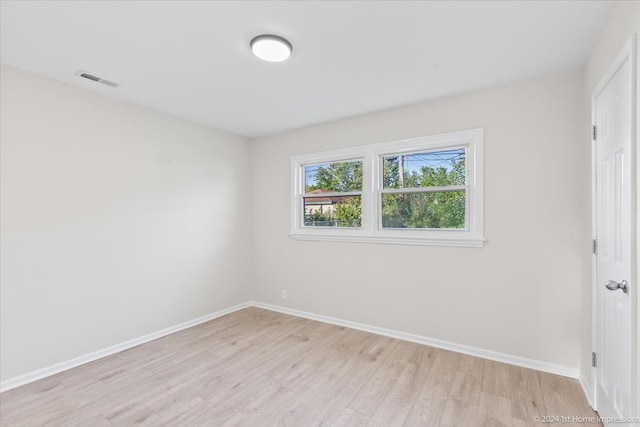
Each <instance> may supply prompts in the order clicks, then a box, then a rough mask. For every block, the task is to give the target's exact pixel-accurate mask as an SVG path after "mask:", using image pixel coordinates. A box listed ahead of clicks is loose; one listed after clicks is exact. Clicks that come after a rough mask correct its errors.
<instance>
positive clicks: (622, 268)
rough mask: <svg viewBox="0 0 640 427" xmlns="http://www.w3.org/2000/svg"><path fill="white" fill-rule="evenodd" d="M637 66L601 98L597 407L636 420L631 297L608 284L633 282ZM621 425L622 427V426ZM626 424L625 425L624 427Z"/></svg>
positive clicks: (616, 78)
mask: <svg viewBox="0 0 640 427" xmlns="http://www.w3.org/2000/svg"><path fill="white" fill-rule="evenodd" d="M631 82H632V67H631V63H630V60H629V57H626V60H625V61H624V62H623V63H622V64H621V65H620V66H619V67H618V68H617V70H616V71H615V73H613V74H612V76H611V78H610V79H609V80H608V81H607V82H606V84H605V85H604V86H603V88H602V90H601V91H600V92H598V93H597V95H596V96H595V104H594V113H595V114H594V118H595V124H596V126H597V133H598V134H597V141H596V143H595V152H596V162H595V164H596V195H595V199H596V238H597V241H598V251H597V252H598V253H597V255H596V292H595V295H596V301H595V303H596V352H597V355H598V363H597V371H596V390H595V393H596V402H597V409H598V412H599V413H600V415H601V416H602V417H630V416H631V415H632V410H633V409H632V407H631V403H632V402H631V377H632V369H631V366H632V365H631V363H632V351H631V350H632V348H631V342H632V335H631V334H632V328H631V299H630V296H631V295H635V292H636V291H635V289H633V292H623V291H622V290H621V289H617V290H609V289H607V288H606V287H605V285H604V284H605V282H606V281H608V280H615V281H616V282H619V283H621V282H622V280H626V281H627V282H628V283H629V285H633V284H632V283H631V272H632V264H633V261H632V259H631V255H632V247H631V245H632V239H631V234H632V233H631V211H632V208H631V202H632V194H631V191H632V185H631V178H632V177H631V153H632V151H631V143H632V137H633V136H632V126H631V113H632V105H633V104H632V98H631V95H632V93H631V92H632V86H631ZM617 425H621V424H617ZM622 425H624V424H622Z"/></svg>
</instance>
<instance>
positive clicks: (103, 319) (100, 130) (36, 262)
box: [0, 67, 250, 380]
mask: <svg viewBox="0 0 640 427" xmlns="http://www.w3.org/2000/svg"><path fill="white" fill-rule="evenodd" d="M0 95H1V105H0V111H1V116H0V121H1V123H2V126H1V134H0V140H1V158H2V164H1V173H2V175H1V185H2V187H1V194H2V199H1V209H2V210H1V219H2V223H1V230H0V232H1V234H2V247H1V256H2V258H1V265H2V276H1V288H0V300H1V304H2V305H1V313H2V314H1V316H2V317H1V322H0V325H1V337H2V338H1V340H2V341H1V351H2V353H1V355H0V360H1V362H2V364H1V372H2V379H3V380H5V379H9V378H13V377H16V376H18V375H21V374H24V373H27V372H30V371H33V370H36V369H39V368H44V367H47V366H50V365H53V364H56V363H59V362H63V361H66V360H69V359H72V358H74V357H78V356H82V355H85V354H87V353H90V352H93V351H96V350H100V349H103V348H105V347H108V346H111V345H114V344H118V343H121V342H124V341H126V340H129V339H132V338H137V337H140V336H143V335H145V334H148V333H151V332H156V331H158V330H161V329H164V328H166V327H170V326H174V325H176V324H179V323H181V322H185V321H188V320H191V319H194V318H196V317H199V316H202V315H206V314H209V313H212V312H215V311H217V310H220V309H223V308H227V307H230V306H232V305H235V304H238V303H240V302H244V301H246V300H248V299H249V293H248V292H249V287H248V286H247V275H246V274H245V273H246V271H247V268H246V263H247V262H248V259H247V247H248V238H249V232H250V230H249V227H248V226H247V224H248V222H249V221H248V219H249V214H248V212H249V206H248V198H247V197H246V193H245V190H246V188H247V187H248V181H247V180H248V165H247V158H248V143H247V142H246V141H245V140H244V139H242V138H240V137H237V136H233V135H230V134H227V133H224V132H221V131H217V130H213V129H210V128H206V127H203V126H200V125H196V124H193V123H190V122H187V121H184V120H181V119H177V118H173V117H170V116H167V115H164V114H159V113H155V112H152V111H150V110H146V109H142V108H138V107H135V106H132V105H130V104H127V103H123V102H120V101H116V100H113V99H110V98H107V97H104V96H101V95H97V94H93V93H90V92H87V91H85V90H81V89H78V88H75V87H72V86H68V85H65V84H62V83H58V82H55V81H53V80H49V79H46V78H42V77H38V76H35V75H33V74H28V73H25V72H22V71H18V70H16V69H11V68H6V67H3V68H2V69H1V81H0Z"/></svg>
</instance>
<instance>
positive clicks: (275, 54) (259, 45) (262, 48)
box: [250, 34, 293, 62]
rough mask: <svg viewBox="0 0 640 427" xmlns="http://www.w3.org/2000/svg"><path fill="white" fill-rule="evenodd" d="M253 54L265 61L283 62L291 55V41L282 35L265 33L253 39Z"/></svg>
mask: <svg viewBox="0 0 640 427" xmlns="http://www.w3.org/2000/svg"><path fill="white" fill-rule="evenodd" d="M250 46H251V50H252V51H253V54H254V55H255V56H257V57H258V58H260V59H262V60H263V61H268V62H282V61H285V60H287V59H289V57H290V56H291V51H292V50H293V49H292V47H291V43H289V42H288V41H287V40H285V39H283V38H282V37H278V36H274V35H271V34H263V35H261V36H258V37H254V39H253V40H251V44H250Z"/></svg>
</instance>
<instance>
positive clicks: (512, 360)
mask: <svg viewBox="0 0 640 427" xmlns="http://www.w3.org/2000/svg"><path fill="white" fill-rule="evenodd" d="M250 304H251V305H252V306H254V307H259V308H264V309H266V310H272V311H277V312H280V313H284V314H290V315H293V316H298V317H304V318H306V319H311V320H318V321H320V322H324V323H331V324H333V325H339V326H345V327H347V328H352V329H358V330H361V331H365V332H371V333H373V334H378V335H384V336H387V337H391V338H397V339H399V340H404V341H410V342H415V343H418V344H424V345H428V346H431V347H437V348H442V349H444V350H451V351H455V352H457V353H463V354H468V355H470V356H476V357H481V358H483V359H489V360H495V361H496V362H502V363H508V364H510V365H516V366H522V367H524V368H529V369H535V370H537V371H543V372H548V373H550V374H556V375H562V376H564V377H570V378H576V379H578V378H579V376H580V372H579V370H578V369H576V368H572V367H570V366H563V365H556V364H554V363H548V362H542V361H539V360H535V359H528V358H525V357H520V356H514V355H511V354H506V353H499V352H497V351H491V350H485V349H483V348H478V347H471V346H468V345H463V344H456V343H452V342H448V341H442V340H438V339H434V338H428V337H423V336H420V335H413V334H408V333H405V332H399V331H394V330H391V329H385V328H379V327H377V326H371V325H365V324H363V323H356V322H351V321H348V320H343V319H337V318H335V317H328V316H323V315H320V314H315V313H309V312H306V311H300V310H294V309H291V308H287V307H281V306H278V305H272V304H265V303H262V302H258V301H252V302H251V303H250Z"/></svg>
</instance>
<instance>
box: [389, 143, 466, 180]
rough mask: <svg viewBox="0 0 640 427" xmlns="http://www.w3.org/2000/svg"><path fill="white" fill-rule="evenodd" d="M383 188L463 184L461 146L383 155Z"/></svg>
mask: <svg viewBox="0 0 640 427" xmlns="http://www.w3.org/2000/svg"><path fill="white" fill-rule="evenodd" d="M382 169H383V170H382V180H383V188H415V187H447V186H450V185H464V184H465V176H466V170H465V152H464V148H455V149H451V150H442V151H428V152H424V153H413V154H402V155H400V154H398V155H394V156H386V157H383V158H382Z"/></svg>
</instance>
